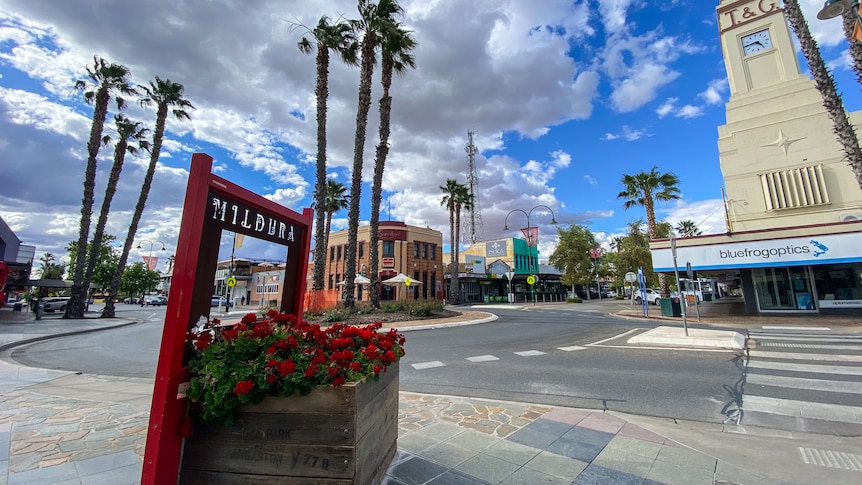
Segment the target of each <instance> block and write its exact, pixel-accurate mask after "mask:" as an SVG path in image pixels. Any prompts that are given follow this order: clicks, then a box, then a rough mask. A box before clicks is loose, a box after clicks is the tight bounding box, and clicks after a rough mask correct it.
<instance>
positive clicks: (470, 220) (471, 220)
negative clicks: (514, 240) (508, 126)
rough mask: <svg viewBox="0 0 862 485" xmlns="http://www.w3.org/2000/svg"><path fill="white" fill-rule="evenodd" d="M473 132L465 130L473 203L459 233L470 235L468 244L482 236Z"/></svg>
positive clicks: (468, 180) (469, 184) (469, 182)
mask: <svg viewBox="0 0 862 485" xmlns="http://www.w3.org/2000/svg"><path fill="white" fill-rule="evenodd" d="M473 133H474V132H473V130H468V131H467V147H466V148H465V150H466V151H467V163H468V165H469V168H468V174H467V185H468V186H469V189H470V195H471V198H472V200H473V205H472V207H471V208H470V214H469V217H467V218H466V221H465V222H466V223H467V225H468V227H466V228H465V229H466V230H465V231H461V234H469V235H470V241H469V242H470V244H474V243H475V242H476V241H478V240H479V238H481V237H482V211H481V208H480V206H479V187H478V182H477V180H476V153H478V152H479V150H478V149H477V148H476V145H474V144H473Z"/></svg>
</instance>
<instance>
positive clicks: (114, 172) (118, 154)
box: [84, 138, 129, 288]
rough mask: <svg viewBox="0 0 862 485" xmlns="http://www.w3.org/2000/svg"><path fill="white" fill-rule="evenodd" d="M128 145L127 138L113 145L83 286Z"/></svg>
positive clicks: (96, 256) (93, 265) (87, 283)
mask: <svg viewBox="0 0 862 485" xmlns="http://www.w3.org/2000/svg"><path fill="white" fill-rule="evenodd" d="M128 146H129V142H128V140H126V139H124V138H122V139H120V140H118V141H117V145H116V146H115V147H114V164H113V165H112V166H111V174H110V175H109V176H108V185H107V187H105V200H103V201H102V210H101V212H100V213H99V221H98V222H97V223H96V232H94V233H93V245H92V246H93V250H92V251H90V255H89V258H88V261H87V270H86V272H85V274H84V288H89V287H90V280H91V279H92V278H93V271H94V270H95V268H96V262H97V261H98V260H99V252H100V249H101V247H102V239H103V238H104V235H105V226H106V225H107V224H108V214H109V213H110V211H111V201H113V200H114V194H115V193H116V192H117V182H118V181H119V180H120V173H121V172H122V170H123V163H124V162H125V159H126V149H127V148H128Z"/></svg>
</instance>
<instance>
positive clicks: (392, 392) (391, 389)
mask: <svg viewBox="0 0 862 485" xmlns="http://www.w3.org/2000/svg"><path fill="white" fill-rule="evenodd" d="M387 417H389V418H393V419H394V420H396V421H397V420H398V379H393V380H391V381H390V382H389V385H388V386H386V388H384V389H382V390H381V391H380V392H379V393H378V394H377V397H376V399H374V400H372V401H369V402H367V403H366V404H365V405H364V406H362V408H361V409H360V410H359V411H358V412H357V417H356V440H357V442H358V441H359V440H361V439H362V437H363V436H365V435H366V434H367V433H368V432H369V430H371V429H374V428H375V427H376V426H378V423H379V422H380V421H382V420H383V419H384V418H387Z"/></svg>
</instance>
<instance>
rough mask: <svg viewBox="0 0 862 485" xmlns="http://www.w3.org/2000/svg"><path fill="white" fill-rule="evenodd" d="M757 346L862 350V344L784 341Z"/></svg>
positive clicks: (763, 343) (758, 344)
mask: <svg viewBox="0 0 862 485" xmlns="http://www.w3.org/2000/svg"><path fill="white" fill-rule="evenodd" d="M757 346H758V347H779V348H785V349H820V350H862V345H821V344H788V343H784V342H758V343H757Z"/></svg>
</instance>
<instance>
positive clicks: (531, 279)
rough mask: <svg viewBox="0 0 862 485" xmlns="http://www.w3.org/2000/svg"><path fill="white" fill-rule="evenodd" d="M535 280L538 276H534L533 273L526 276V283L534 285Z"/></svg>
mask: <svg viewBox="0 0 862 485" xmlns="http://www.w3.org/2000/svg"><path fill="white" fill-rule="evenodd" d="M536 281H538V278H536V277H535V276H533V275H530V276H527V284H528V285H535V284H536Z"/></svg>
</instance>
